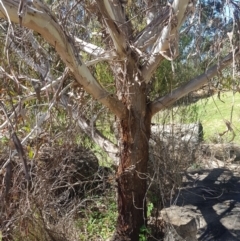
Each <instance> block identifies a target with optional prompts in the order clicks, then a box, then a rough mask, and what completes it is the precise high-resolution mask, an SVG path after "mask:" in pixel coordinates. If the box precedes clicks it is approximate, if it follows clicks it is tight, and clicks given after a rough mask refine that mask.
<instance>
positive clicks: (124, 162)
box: [112, 69, 151, 241]
mask: <svg viewBox="0 0 240 241" xmlns="http://www.w3.org/2000/svg"><path fill="white" fill-rule="evenodd" d="M129 72H130V73H131V71H129V69H128V73H129ZM131 76H134V74H132V75H131ZM125 83H126V86H128V89H127V91H128V92H125V93H123V89H124V87H123V86H121V98H122V101H123V103H124V104H125V105H126V106H127V107H128V109H129V112H128V114H127V115H126V116H125V118H123V119H121V120H119V132H120V155H121V158H120V164H119V167H118V172H117V184H118V189H117V192H118V213H119V214H118V220H117V228H116V232H115V235H114V237H113V239H112V240H114V241H117V240H118V241H120V240H121V241H123V240H133V241H138V240H139V232H140V228H141V227H142V226H143V225H146V211H147V210H146V190H147V165H148V142H149V136H150V120H151V117H150V116H151V115H150V113H149V111H148V109H147V95H146V90H145V85H144V84H140V83H139V82H136V78H135V79H134V80H133V79H130V80H128V81H126V82H125ZM129 83H131V84H130V85H129ZM129 86H130V87H129ZM126 93H128V94H126Z"/></svg>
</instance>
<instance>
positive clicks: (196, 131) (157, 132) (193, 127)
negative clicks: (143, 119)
mask: <svg viewBox="0 0 240 241" xmlns="http://www.w3.org/2000/svg"><path fill="white" fill-rule="evenodd" d="M151 132H152V135H151V138H152V139H153V140H159V139H160V140H161V141H163V142H164V143H167V144H174V145H175V147H176V144H178V145H181V143H185V144H188V145H189V144H191V145H193V146H195V145H197V144H199V143H200V142H201V141H202V140H203V127H202V124H201V123H191V124H172V125H158V124H153V125H152V127H151Z"/></svg>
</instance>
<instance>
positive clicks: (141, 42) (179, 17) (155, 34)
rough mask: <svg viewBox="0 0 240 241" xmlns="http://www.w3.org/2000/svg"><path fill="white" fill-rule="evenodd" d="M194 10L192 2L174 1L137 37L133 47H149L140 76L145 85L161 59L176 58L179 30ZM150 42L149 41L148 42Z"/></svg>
mask: <svg viewBox="0 0 240 241" xmlns="http://www.w3.org/2000/svg"><path fill="white" fill-rule="evenodd" d="M193 9H194V2H192V1H190V0H175V1H174V2H173V4H172V5H171V7H169V8H165V9H164V11H163V13H162V14H160V15H159V17H158V18H157V19H154V20H153V21H152V22H151V23H150V24H149V25H148V26H147V27H146V28H145V30H144V31H143V34H142V35H140V36H138V38H137V39H136V41H135V46H136V47H139V48H146V47H148V48H149V47H150V48H151V51H150V57H149V59H148V60H147V61H146V63H145V65H144V66H143V70H142V75H143V79H144V80H145V82H146V83H148V82H149V81H150V78H151V76H152V73H153V72H154V71H155V70H156V68H157V67H158V66H159V64H160V62H161V61H162V60H163V57H164V58H166V59H168V60H173V59H174V58H176V57H177V56H178V44H179V34H178V32H179V29H180V27H181V25H182V23H183V22H184V20H185V19H186V17H187V16H188V15H189V13H190V12H192V11H193ZM150 40H151V41H150Z"/></svg>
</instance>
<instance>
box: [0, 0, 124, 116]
mask: <svg viewBox="0 0 240 241" xmlns="http://www.w3.org/2000/svg"><path fill="white" fill-rule="evenodd" d="M34 2H37V3H40V1H34ZM2 3H3V4H4V6H5V8H6V9H7V12H8V15H9V17H10V19H11V21H12V22H15V23H19V18H18V14H17V12H18V5H19V1H18V0H3V1H2ZM0 17H1V18H6V15H5V12H4V10H3V8H2V6H1V5H0ZM22 25H23V26H25V27H27V28H29V29H32V30H34V31H36V32H38V33H39V34H41V35H42V37H43V38H44V39H45V40H46V41H47V42H48V43H49V44H50V45H52V46H53V47H54V48H55V50H56V51H57V53H58V54H59V55H60V57H61V59H62V60H63V61H64V63H65V64H66V65H67V66H68V67H69V68H70V70H71V71H72V73H73V75H74V76H75V78H76V80H77V81H78V83H79V84H81V85H82V86H83V88H84V89H85V90H86V91H87V92H88V93H89V94H91V95H92V96H93V97H94V98H95V99H97V100H98V101H99V102H101V103H102V104H103V105H105V106H106V107H107V108H109V109H110V110H111V111H112V112H113V113H114V114H115V115H117V116H118V117H120V118H122V117H123V116H124V115H126V113H127V109H126V107H125V106H124V105H123V104H122V103H121V101H119V100H118V99H117V98H116V97H114V96H113V95H111V94H110V93H108V92H107V91H106V90H105V89H104V88H102V86H101V85H100V84H99V83H98V82H97V81H96V79H95V78H94V77H93V75H92V74H91V73H90V71H89V69H88V68H87V67H86V65H85V64H84V63H83V62H82V60H81V59H80V57H79V55H78V52H77V51H76V49H75V47H74V44H73V39H72V38H71V37H70V36H68V35H67V34H66V32H65V31H64V29H63V28H62V27H61V26H60V25H59V23H58V21H57V20H56V18H55V16H53V15H52V14H51V11H50V10H49V8H48V7H47V6H46V5H44V4H43V3H41V4H40V5H38V4H37V5H36V4H35V5H34V8H30V7H29V8H28V9H27V13H26V14H25V15H24V17H23V19H22Z"/></svg>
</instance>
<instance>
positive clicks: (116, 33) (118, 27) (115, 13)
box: [97, 0, 128, 57]
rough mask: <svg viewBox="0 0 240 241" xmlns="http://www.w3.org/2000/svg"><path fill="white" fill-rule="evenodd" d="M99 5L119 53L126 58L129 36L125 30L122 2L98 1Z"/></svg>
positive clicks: (115, 0)
mask: <svg viewBox="0 0 240 241" xmlns="http://www.w3.org/2000/svg"><path fill="white" fill-rule="evenodd" d="M97 5H98V8H99V10H100V12H101V14H102V16H103V18H104V21H105V23H106V25H107V28H108V31H109V33H110V36H111V38H112V40H113V43H114V46H115V49H116V51H117V53H118V54H119V55H120V56H121V57H125V56H126V49H127V38H128V36H127V34H126V32H125V31H124V28H123V27H124V22H125V18H124V15H123V12H122V6H121V4H120V1H118V0H113V1H105V0H98V1H97Z"/></svg>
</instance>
